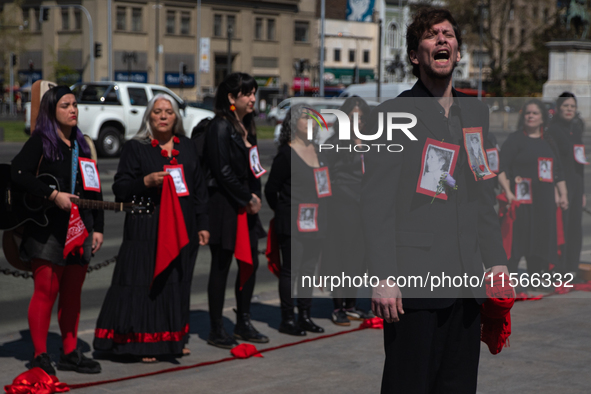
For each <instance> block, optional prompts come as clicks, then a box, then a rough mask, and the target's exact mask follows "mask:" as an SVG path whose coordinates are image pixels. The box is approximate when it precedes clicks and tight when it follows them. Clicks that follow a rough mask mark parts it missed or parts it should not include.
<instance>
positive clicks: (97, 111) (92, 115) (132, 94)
mask: <svg viewBox="0 0 591 394" xmlns="http://www.w3.org/2000/svg"><path fill="white" fill-rule="evenodd" d="M71 88H72V91H73V92H74V94H75V95H76V99H77V101H78V127H79V128H80V130H81V131H82V132H83V133H84V134H87V135H88V136H89V137H90V138H92V140H93V141H94V143H95V145H96V148H97V151H98V153H99V154H100V155H101V156H105V157H115V156H117V155H119V152H120V151H121V147H122V146H123V142H124V141H125V140H128V139H131V138H132V137H133V136H134V135H135V134H136V133H137V131H138V129H139V127H140V124H141V122H142V118H143V116H144V112H145V110H146V105H147V104H148V102H149V101H150V99H151V98H152V97H154V96H155V95H156V94H159V93H166V94H168V95H170V96H172V98H173V99H174V100H175V101H176V102H177V104H178V106H179V109H180V113H181V117H182V120H183V127H184V129H185V133H187V137H191V131H192V130H193V127H195V126H196V125H197V124H198V123H199V122H200V121H201V120H202V119H205V118H208V117H210V118H213V116H214V113H213V112H212V111H208V110H204V109H200V108H192V107H189V106H187V105H186V103H185V102H184V101H183V100H182V99H181V98H180V97H178V96H177V95H176V94H174V93H173V92H172V91H170V90H169V89H167V88H166V87H164V86H161V85H153V84H145V83H132V82H92V83H83V82H82V83H77V84H75V85H73V86H72V87H71Z"/></svg>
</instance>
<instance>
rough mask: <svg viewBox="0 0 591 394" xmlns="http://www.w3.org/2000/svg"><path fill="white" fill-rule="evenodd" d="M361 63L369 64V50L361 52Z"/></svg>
mask: <svg viewBox="0 0 591 394" xmlns="http://www.w3.org/2000/svg"><path fill="white" fill-rule="evenodd" d="M363 63H369V50H365V51H363Z"/></svg>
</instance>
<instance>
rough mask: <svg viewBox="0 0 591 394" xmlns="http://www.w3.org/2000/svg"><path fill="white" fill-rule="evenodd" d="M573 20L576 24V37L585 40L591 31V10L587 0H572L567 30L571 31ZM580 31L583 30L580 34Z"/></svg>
mask: <svg viewBox="0 0 591 394" xmlns="http://www.w3.org/2000/svg"><path fill="white" fill-rule="evenodd" d="M571 22H572V23H573V24H574V31H575V36H576V38H580V39H581V40H584V39H586V38H587V34H588V33H589V22H590V18H589V12H588V11H587V0H570V4H569V5H568V10H567V13H566V30H567V31H570V25H571ZM579 31H582V33H581V35H580V36H579Z"/></svg>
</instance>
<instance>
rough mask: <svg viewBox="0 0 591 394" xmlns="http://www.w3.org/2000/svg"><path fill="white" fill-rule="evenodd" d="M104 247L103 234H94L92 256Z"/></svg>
mask: <svg viewBox="0 0 591 394" xmlns="http://www.w3.org/2000/svg"><path fill="white" fill-rule="evenodd" d="M101 246H103V233H97V232H96V231H95V232H94V233H92V254H95V253H96V252H98V251H99V249H100V248H101Z"/></svg>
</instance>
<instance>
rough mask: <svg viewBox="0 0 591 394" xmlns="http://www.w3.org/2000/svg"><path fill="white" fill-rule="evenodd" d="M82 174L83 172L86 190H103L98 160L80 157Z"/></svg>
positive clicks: (83, 184)
mask: <svg viewBox="0 0 591 394" xmlns="http://www.w3.org/2000/svg"><path fill="white" fill-rule="evenodd" d="M78 162H79V163H80V174H82V186H83V187H84V190H89V191H93V192H100V191H101V178H100V177H99V172H98V168H97V166H96V162H95V161H94V160H91V159H87V158H84V157H79V158H78Z"/></svg>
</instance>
